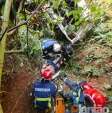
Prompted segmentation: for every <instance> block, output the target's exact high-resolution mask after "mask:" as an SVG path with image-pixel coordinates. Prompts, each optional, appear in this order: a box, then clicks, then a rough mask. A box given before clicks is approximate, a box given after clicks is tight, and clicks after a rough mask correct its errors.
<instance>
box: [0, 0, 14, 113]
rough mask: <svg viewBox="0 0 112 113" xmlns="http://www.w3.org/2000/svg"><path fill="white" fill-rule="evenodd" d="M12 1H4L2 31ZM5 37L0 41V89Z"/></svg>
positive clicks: (5, 25)
mask: <svg viewBox="0 0 112 113" xmlns="http://www.w3.org/2000/svg"><path fill="white" fill-rule="evenodd" d="M12 2H13V0H6V2H5V7H4V14H3V21H4V22H3V24H2V31H5V29H6V28H7V27H8V21H9V16H10V10H11V5H12ZM6 38H7V34H6V33H5V34H4V36H3V38H2V40H1V42H0V90H1V78H2V68H3V62H4V53H5V46H6ZM0 113H3V109H2V106H1V103H0Z"/></svg>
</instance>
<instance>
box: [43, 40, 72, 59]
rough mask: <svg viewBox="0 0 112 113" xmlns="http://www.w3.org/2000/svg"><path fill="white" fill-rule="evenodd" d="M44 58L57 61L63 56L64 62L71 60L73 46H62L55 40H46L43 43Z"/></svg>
mask: <svg viewBox="0 0 112 113" xmlns="http://www.w3.org/2000/svg"><path fill="white" fill-rule="evenodd" d="M41 45H42V51H43V57H44V58H45V59H50V60H55V59H57V57H59V56H60V55H61V57H62V58H63V60H65V61H66V60H68V59H70V57H71V55H72V54H73V48H72V45H71V44H66V45H61V44H60V43H58V42H57V41H56V40H54V39H44V40H43V41H42V44H41Z"/></svg>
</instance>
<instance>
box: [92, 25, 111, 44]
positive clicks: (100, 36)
mask: <svg viewBox="0 0 112 113" xmlns="http://www.w3.org/2000/svg"><path fill="white" fill-rule="evenodd" d="M110 24H111V23H110ZM111 30H112V29H111V25H110V26H108V24H107V23H105V24H104V23H101V24H100V25H98V26H97V27H96V28H95V30H94V35H95V36H94V39H95V40H96V41H97V43H100V44H107V45H109V46H112V31H111Z"/></svg>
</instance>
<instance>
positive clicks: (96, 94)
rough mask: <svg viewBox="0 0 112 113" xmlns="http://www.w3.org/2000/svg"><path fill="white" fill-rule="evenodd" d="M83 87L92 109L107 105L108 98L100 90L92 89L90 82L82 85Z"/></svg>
mask: <svg viewBox="0 0 112 113" xmlns="http://www.w3.org/2000/svg"><path fill="white" fill-rule="evenodd" d="M80 86H82V87H83V93H84V96H85V97H86V99H87V100H89V101H90V103H89V104H91V106H92V107H105V106H106V103H107V97H106V96H104V95H103V94H102V93H101V92H100V91H99V90H98V89H96V88H94V87H92V86H91V85H90V84H89V83H88V82H86V81H84V82H81V83H80Z"/></svg>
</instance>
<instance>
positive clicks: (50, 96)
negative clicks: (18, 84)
mask: <svg viewBox="0 0 112 113" xmlns="http://www.w3.org/2000/svg"><path fill="white" fill-rule="evenodd" d="M41 77H42V79H41V80H37V81H35V83H34V84H33V93H32V96H33V97H34V107H35V108H36V110H37V113H51V111H52V110H53V107H52V106H53V103H54V99H55V96H56V92H57V88H56V85H55V84H54V83H53V82H52V81H51V78H52V73H51V71H50V70H45V71H44V72H43V73H41Z"/></svg>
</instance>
